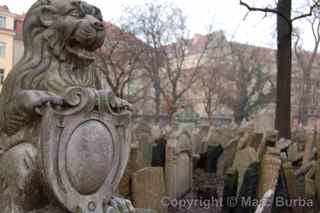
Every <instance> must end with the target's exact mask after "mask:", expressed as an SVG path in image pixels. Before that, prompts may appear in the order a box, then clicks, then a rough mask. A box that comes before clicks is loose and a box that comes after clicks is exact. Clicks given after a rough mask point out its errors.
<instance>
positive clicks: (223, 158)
mask: <svg viewBox="0 0 320 213" xmlns="http://www.w3.org/2000/svg"><path fill="white" fill-rule="evenodd" d="M238 142H239V138H235V139H233V140H231V141H230V142H229V143H228V144H227V145H226V146H225V147H224V149H223V152H222V154H221V155H220V157H219V159H218V164H217V174H218V175H219V176H223V175H224V174H225V172H226V171H227V170H228V169H229V168H231V167H232V164H233V161H234V158H235V156H236V152H237V146H238Z"/></svg>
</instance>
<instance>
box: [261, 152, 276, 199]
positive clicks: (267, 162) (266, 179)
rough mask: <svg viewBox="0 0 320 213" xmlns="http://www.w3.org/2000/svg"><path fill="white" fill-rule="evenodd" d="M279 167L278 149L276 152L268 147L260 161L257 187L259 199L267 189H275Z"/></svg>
mask: <svg viewBox="0 0 320 213" xmlns="http://www.w3.org/2000/svg"><path fill="white" fill-rule="evenodd" d="M280 168H281V158H280V151H279V152H278V153H276V151H275V150H274V149H272V148H271V147H268V148H267V151H266V154H264V156H263V158H262V161H261V174H260V180H259V187H258V198H259V199H261V198H262V197H263V195H264V194H265V193H266V192H267V191H269V190H273V191H276V187H277V183H278V178H279V172H280Z"/></svg>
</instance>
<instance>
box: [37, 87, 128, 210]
mask: <svg viewBox="0 0 320 213" xmlns="http://www.w3.org/2000/svg"><path fill="white" fill-rule="evenodd" d="M66 100H67V101H68V102H69V104H70V105H73V106H74V107H71V108H69V109H67V110H56V109H53V108H52V107H50V106H49V107H47V109H46V110H45V112H44V115H43V119H42V126H41V137H40V141H39V148H40V149H39V150H40V155H39V156H40V158H39V160H40V166H41V172H42V176H43V180H44V183H45V186H46V187H47V188H48V189H49V191H50V192H51V194H52V196H53V197H54V198H55V199H56V200H57V201H58V202H59V203H60V204H61V205H62V206H64V207H65V208H66V209H67V210H69V211H70V212H83V213H86V212H88V213H89V212H90V213H91V212H92V213H103V212H104V211H103V209H104V207H105V206H106V205H107V203H108V202H109V200H110V198H111V196H112V195H113V193H114V192H115V190H116V188H117V186H118V184H119V182H120V179H121V177H122V175H123V172H124V169H125V167H126V164H127V161H128V156H129V149H130V147H129V136H130V134H129V131H128V129H129V128H128V124H129V122H128V121H129V120H128V116H120V115H119V116H117V115H114V114H110V113H106V112H99V111H98V110H96V109H95V103H96V98H95V94H94V92H93V91H90V90H84V89H80V88H76V89H72V90H70V91H68V93H67V96H66Z"/></svg>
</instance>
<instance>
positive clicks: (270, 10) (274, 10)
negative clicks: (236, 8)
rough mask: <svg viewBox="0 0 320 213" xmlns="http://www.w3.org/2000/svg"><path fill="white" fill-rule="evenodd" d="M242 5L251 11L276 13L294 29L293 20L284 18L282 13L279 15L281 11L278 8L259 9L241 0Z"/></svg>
mask: <svg viewBox="0 0 320 213" xmlns="http://www.w3.org/2000/svg"><path fill="white" fill-rule="evenodd" d="M240 5H242V6H245V7H246V8H247V9H248V10H249V11H260V12H264V13H274V14H277V15H278V16H280V17H281V18H283V19H284V20H285V21H286V22H287V23H288V25H289V26H291V27H292V20H290V19H288V18H287V17H286V16H284V15H283V14H282V13H279V11H278V10H277V9H276V8H268V7H265V8H259V7H251V6H250V5H249V4H247V3H245V2H243V1H242V0H240Z"/></svg>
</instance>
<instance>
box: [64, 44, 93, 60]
mask: <svg viewBox="0 0 320 213" xmlns="http://www.w3.org/2000/svg"><path fill="white" fill-rule="evenodd" d="M66 50H67V51H68V52H69V53H71V54H73V55H76V56H78V57H79V58H81V59H85V60H94V59H95V57H94V53H93V52H92V51H90V50H87V49H86V48H83V47H81V44H80V43H79V42H78V41H77V40H72V41H71V42H70V43H69V44H68V45H67V46H66Z"/></svg>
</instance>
